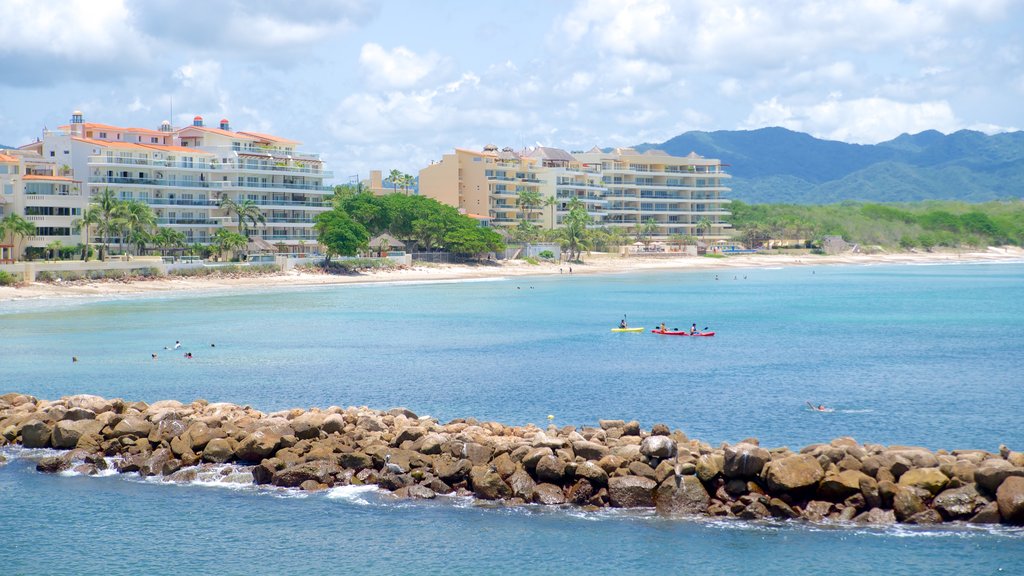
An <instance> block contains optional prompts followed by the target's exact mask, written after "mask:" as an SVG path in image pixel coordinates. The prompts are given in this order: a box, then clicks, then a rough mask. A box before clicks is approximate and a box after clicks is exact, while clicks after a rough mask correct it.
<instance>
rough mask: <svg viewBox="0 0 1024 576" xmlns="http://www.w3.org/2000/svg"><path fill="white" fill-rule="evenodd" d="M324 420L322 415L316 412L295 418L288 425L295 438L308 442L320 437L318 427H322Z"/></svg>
mask: <svg viewBox="0 0 1024 576" xmlns="http://www.w3.org/2000/svg"><path fill="white" fill-rule="evenodd" d="M325 418H326V417H325V416H324V415H323V414H319V413H317V412H306V413H304V414H301V415H299V416H296V417H295V418H294V419H293V420H292V421H291V422H290V425H291V427H292V430H293V432H294V434H295V437H296V438H298V439H299V440H309V439H311V438H317V437H318V436H320V427H321V426H323V425H324V419H325Z"/></svg>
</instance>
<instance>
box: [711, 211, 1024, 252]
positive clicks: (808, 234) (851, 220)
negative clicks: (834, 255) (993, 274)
mask: <svg viewBox="0 0 1024 576" xmlns="http://www.w3.org/2000/svg"><path fill="white" fill-rule="evenodd" d="M729 209H730V210H731V211H732V218H731V220H732V224H733V228H734V229H735V230H736V232H737V234H738V237H739V238H741V239H742V240H743V242H744V243H745V244H747V245H748V246H750V247H753V248H756V247H761V246H768V245H771V246H778V245H780V244H788V245H792V243H793V242H796V241H799V242H800V243H801V245H802V246H805V247H808V248H814V247H819V246H820V244H821V240H822V239H823V238H824V237H826V236H841V237H842V238H843V239H844V240H846V241H847V242H851V243H856V244H861V245H869V246H873V245H877V246H883V247H889V248H895V247H899V248H903V249H911V248H924V249H931V248H934V247H937V246H946V247H977V246H1001V245H1007V244H1010V245H1017V246H1022V245H1024V201H1022V200H1008V201H995V202H984V203H978V204H972V203H967V202H955V201H931V200H930V201H925V202H911V203H892V204H889V203H886V204H881V203H862V202H842V203H839V204H825V205H803V204H746V203H744V202H740V201H738V200H734V201H733V202H732V203H731V204H730V208H729Z"/></svg>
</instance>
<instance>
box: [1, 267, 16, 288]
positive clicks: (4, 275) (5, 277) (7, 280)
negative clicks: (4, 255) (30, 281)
mask: <svg viewBox="0 0 1024 576" xmlns="http://www.w3.org/2000/svg"><path fill="white" fill-rule="evenodd" d="M17 283H18V277H17V276H15V275H14V274H11V273H10V272H5V271H3V270H0V286H14V285H15V284H17Z"/></svg>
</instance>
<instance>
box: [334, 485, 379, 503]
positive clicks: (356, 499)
mask: <svg viewBox="0 0 1024 576" xmlns="http://www.w3.org/2000/svg"><path fill="white" fill-rule="evenodd" d="M377 491H378V488H377V487H376V486H372V485H371V486H355V485H351V486H335V487H334V488H330V489H328V490H327V497H328V498H330V499H331V500H345V501H346V502H351V503H353V504H359V505H360V506H369V505H370V501H369V500H367V499H366V496H368V495H370V494H374V493H376V492H377Z"/></svg>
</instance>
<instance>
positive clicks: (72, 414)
mask: <svg viewBox="0 0 1024 576" xmlns="http://www.w3.org/2000/svg"><path fill="white" fill-rule="evenodd" d="M63 419H64V420H95V419H96V413H95V412H93V411H92V410H89V409H88V408H78V407H75V408H71V409H70V410H68V411H67V412H65V413H64V418H63Z"/></svg>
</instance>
